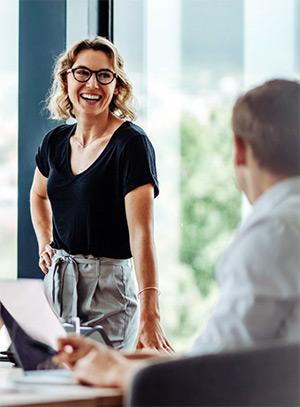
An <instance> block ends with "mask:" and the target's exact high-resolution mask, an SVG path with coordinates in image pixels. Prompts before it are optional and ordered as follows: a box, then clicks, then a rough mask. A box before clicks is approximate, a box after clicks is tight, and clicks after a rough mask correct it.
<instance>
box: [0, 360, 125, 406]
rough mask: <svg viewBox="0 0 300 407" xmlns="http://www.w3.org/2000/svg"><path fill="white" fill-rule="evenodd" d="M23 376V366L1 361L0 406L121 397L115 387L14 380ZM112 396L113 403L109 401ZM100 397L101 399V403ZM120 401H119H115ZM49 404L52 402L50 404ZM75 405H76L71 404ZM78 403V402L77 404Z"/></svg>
mask: <svg viewBox="0 0 300 407" xmlns="http://www.w3.org/2000/svg"><path fill="white" fill-rule="evenodd" d="M23 375H24V373H23V371H22V369H19V368H15V367H13V366H12V364H11V363H9V362H0V406H1V407H10V406H28V405H34V404H37V405H39V404H41V405H42V404H43V403H45V404H48V403H53V405H55V402H58V404H57V405H59V402H66V401H70V403H69V404H68V405H70V406H72V401H74V402H75V401H80V400H87V399H90V400H99V403H98V404H97V403H96V404H95V405H99V406H100V405H114V399H116V400H118V399H119V400H121V397H122V392H121V391H120V390H118V389H104V388H93V387H88V386H81V385H74V384H37V383H34V384H31V383H26V384H25V383H19V382H18V383H16V382H15V381H14V380H16V379H17V378H18V377H22V376H23ZM110 398H111V401H112V403H110V402H109V399H110ZM101 399H103V400H104V403H103V404H102V402H101ZM117 404H119V403H117ZM51 405H52V404H51ZM74 405H75V404H74ZM76 405H78V404H76Z"/></svg>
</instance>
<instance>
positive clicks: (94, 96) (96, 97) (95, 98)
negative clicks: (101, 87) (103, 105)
mask: <svg viewBox="0 0 300 407" xmlns="http://www.w3.org/2000/svg"><path fill="white" fill-rule="evenodd" d="M81 97H82V98H83V99H87V100H100V98H101V97H100V96H99V95H88V94H84V95H81Z"/></svg>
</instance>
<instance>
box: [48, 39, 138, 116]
mask: <svg viewBox="0 0 300 407" xmlns="http://www.w3.org/2000/svg"><path fill="white" fill-rule="evenodd" d="M89 49H91V50H94V51H103V52H105V54H106V55H107V56H108V57H109V58H110V60H111V62H112V66H113V69H114V71H115V73H116V74H117V78H116V81H117V88H118V93H117V94H116V95H114V96H113V98H112V101H111V103H110V105H109V110H110V111H111V112H112V113H114V114H116V116H118V117H120V118H121V119H129V120H132V121H133V120H135V119H136V118H137V115H136V109H135V106H134V102H135V98H134V96H133V92H132V85H131V83H130V82H129V80H128V77H127V75H126V72H125V70H124V61H123V58H122V57H121V55H120V53H119V51H118V50H117V48H116V47H115V46H114V45H113V44H112V43H111V42H110V41H109V40H108V39H106V38H104V37H99V36H97V37H94V38H91V39H90V38H87V39H84V40H82V41H79V42H77V43H76V44H74V45H73V46H72V47H71V48H70V49H69V50H68V51H66V52H63V53H62V54H61V55H59V56H58V58H57V60H56V63H55V65H54V70H53V83H52V86H51V88H50V91H49V93H48V96H47V99H46V109H48V111H49V112H50V118H51V119H55V120H61V119H62V120H67V119H69V118H70V117H74V118H75V115H74V112H73V106H72V103H71V101H70V99H69V95H68V86H67V76H66V71H67V70H68V69H69V68H71V67H72V66H73V64H74V62H75V60H76V57H77V56H78V54H79V53H80V52H81V51H84V50H89Z"/></svg>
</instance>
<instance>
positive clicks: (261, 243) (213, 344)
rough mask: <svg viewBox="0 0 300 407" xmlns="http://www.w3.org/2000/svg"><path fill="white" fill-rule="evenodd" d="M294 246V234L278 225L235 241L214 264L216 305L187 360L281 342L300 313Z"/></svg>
mask: <svg viewBox="0 0 300 407" xmlns="http://www.w3.org/2000/svg"><path fill="white" fill-rule="evenodd" d="M297 233H298V237H297ZM298 245H299V232H296V228H295V229H294V228H293V226H291V225H288V224H286V223H285V222H282V221H281V220H280V219H266V220H263V221H260V222H258V223H257V224H255V225H251V227H250V228H249V229H248V230H246V231H245V233H244V234H242V235H239V236H238V239H236V240H235V243H234V244H233V246H232V247H230V248H229V250H227V251H226V252H225V254H224V255H223V256H222V258H221V261H220V262H219V264H218V269H217V275H218V277H219V285H220V297H219V302H218V304H217V306H216V307H215V309H214V311H213V314H212V316H211V318H210V320H209V321H208V323H207V326H206V329H205V330H204V332H203V333H202V334H201V335H199V336H198V338H197V339H196V341H195V343H194V345H193V348H192V351H191V354H203V353H208V352H218V351H221V350H224V349H230V348H237V347H241V346H247V345H250V344H253V343H255V342H262V341H269V340H272V339H275V338H278V337H280V336H281V332H282V330H283V329H284V326H285V324H286V323H287V320H288V318H289V316H290V315H292V314H293V312H294V310H296V308H297V307H299V283H298V278H299V271H298V270H299V255H298Z"/></svg>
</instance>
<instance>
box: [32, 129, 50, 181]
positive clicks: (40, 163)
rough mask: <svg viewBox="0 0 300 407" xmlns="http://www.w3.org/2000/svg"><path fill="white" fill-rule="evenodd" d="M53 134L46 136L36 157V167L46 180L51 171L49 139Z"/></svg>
mask: <svg viewBox="0 0 300 407" xmlns="http://www.w3.org/2000/svg"><path fill="white" fill-rule="evenodd" d="M51 133H52V131H51V132H49V133H47V134H46V136H45V137H44V139H43V140H42V142H41V144H40V145H39V147H38V151H37V153H36V155H35V162H36V165H37V167H38V169H39V171H40V172H41V174H42V175H43V176H44V177H46V178H48V176H49V171H50V166H49V160H48V157H49V139H50V135H51Z"/></svg>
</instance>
